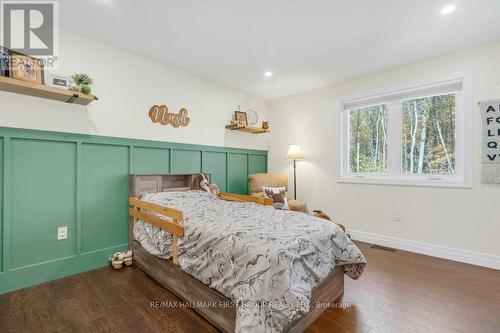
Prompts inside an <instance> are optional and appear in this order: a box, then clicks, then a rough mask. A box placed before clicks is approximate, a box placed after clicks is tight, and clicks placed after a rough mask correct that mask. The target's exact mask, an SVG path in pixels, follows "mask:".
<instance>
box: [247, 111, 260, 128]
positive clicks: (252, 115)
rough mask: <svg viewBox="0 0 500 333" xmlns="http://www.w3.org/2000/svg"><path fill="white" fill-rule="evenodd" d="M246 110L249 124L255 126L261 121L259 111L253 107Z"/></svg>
mask: <svg viewBox="0 0 500 333" xmlns="http://www.w3.org/2000/svg"><path fill="white" fill-rule="evenodd" d="M245 112H246V114H247V120H248V125H252V126H255V125H256V124H257V122H258V121H259V115H258V114H257V112H255V110H253V109H246V110H245Z"/></svg>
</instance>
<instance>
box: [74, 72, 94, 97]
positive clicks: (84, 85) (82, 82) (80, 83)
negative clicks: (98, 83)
mask: <svg viewBox="0 0 500 333" xmlns="http://www.w3.org/2000/svg"><path fill="white" fill-rule="evenodd" d="M71 79H72V80H73V82H74V83H75V84H76V86H77V87H78V90H79V91H80V92H81V93H83V94H87V95H90V93H91V92H92V89H91V88H90V86H91V85H92V84H93V83H94V80H92V78H91V77H90V76H88V75H87V74H85V73H75V74H73V75H71ZM70 90H73V91H77V90H75V87H71V89H70Z"/></svg>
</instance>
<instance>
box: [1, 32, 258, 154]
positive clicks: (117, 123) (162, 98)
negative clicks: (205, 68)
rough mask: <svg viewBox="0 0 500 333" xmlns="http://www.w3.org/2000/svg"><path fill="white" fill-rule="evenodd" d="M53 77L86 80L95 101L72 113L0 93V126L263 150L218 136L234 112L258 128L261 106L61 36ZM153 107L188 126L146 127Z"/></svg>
mask: <svg viewBox="0 0 500 333" xmlns="http://www.w3.org/2000/svg"><path fill="white" fill-rule="evenodd" d="M131 42H133V41H131ZM201 56H203V50H200V57H201ZM58 72H59V73H62V74H65V75H71V74H73V73H75V72H85V73H88V74H89V75H90V76H91V77H93V78H94V82H95V84H94V87H93V93H94V94H96V95H97V96H98V97H99V98H100V100H99V101H95V102H93V103H91V104H90V105H88V106H78V105H70V104H66V103H61V102H56V101H50V100H45V99H40V98H35V97H27V96H22V95H16V94H11V93H6V92H0V126H6V127H20V128H32V129H41V130H52V131H62V132H72V133H85V134H97V135H106V136H116V137H125V138H139V139H149V140H159V141H171V142H182V143H194V144H205V145H215V146H226V147H238V148H254V149H267V135H250V134H246V133H241V132H235V131H227V130H225V129H224V125H225V124H226V122H227V121H228V120H229V119H231V116H232V114H233V112H234V110H235V109H236V108H237V106H238V105H242V106H247V107H251V108H253V109H254V110H256V111H257V112H258V113H259V116H260V118H261V120H262V119H264V120H266V119H267V115H266V114H267V113H266V103H265V102H264V101H263V100H260V99H257V98H252V97H251V96H248V95H245V94H243V93H239V92H237V91H234V90H231V89H228V88H226V87H223V86H221V85H218V84H216V83H212V82H210V81H208V80H205V79H202V78H199V77H196V76H193V75H190V74H188V73H185V72H181V71H179V70H176V69H173V68H170V67H167V66H164V65H162V64H159V63H156V62H153V61H150V60H147V59H144V58H141V57H138V56H135V55H133V54H130V53H127V52H123V51H120V50H117V49H115V48H112V47H109V46H106V45H104V44H101V43H97V42H94V41H91V40H89V39H86V38H84V37H82V36H79V35H75V34H73V33H70V32H67V31H61V36H60V68H59V70H58ZM154 104H165V105H167V106H168V107H169V110H170V111H171V112H178V111H179V109H180V108H181V107H186V108H187V109H188V112H189V114H188V115H189V117H190V118H191V122H190V124H189V125H188V126H187V127H179V128H173V127H172V126H161V125H159V124H155V123H152V122H151V120H150V119H149V117H148V111H149V108H150V107H151V106H152V105H154Z"/></svg>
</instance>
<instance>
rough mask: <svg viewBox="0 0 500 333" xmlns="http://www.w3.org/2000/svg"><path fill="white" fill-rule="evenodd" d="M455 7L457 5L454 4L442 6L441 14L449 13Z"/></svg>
mask: <svg viewBox="0 0 500 333" xmlns="http://www.w3.org/2000/svg"><path fill="white" fill-rule="evenodd" d="M455 9H457V6H455V5H448V6H444V7H443V8H441V14H443V15H448V14H451V13H453V12H454V11H455Z"/></svg>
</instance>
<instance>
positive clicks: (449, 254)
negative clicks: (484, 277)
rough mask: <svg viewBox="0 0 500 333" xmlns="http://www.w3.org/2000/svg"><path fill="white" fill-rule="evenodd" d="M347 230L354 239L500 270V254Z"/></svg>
mask: <svg viewBox="0 0 500 333" xmlns="http://www.w3.org/2000/svg"><path fill="white" fill-rule="evenodd" d="M347 232H348V233H349V234H350V235H351V238H352V239H353V240H358V241H361V242H365V243H371V244H377V245H382V246H388V247H392V248H396V249H399V250H405V251H410V252H415V253H420V254H425V255H428V256H433V257H438V258H443V259H449V260H454V261H459V262H463V263H467V264H472V265H477V266H483V267H488V268H493V269H499V270H500V256H495V255H492V254H486V253H481V252H475V251H468V250H462V249H457V248H453V247H447V246H442V245H435V244H429V243H423V242H417V241H413V240H409V239H402V238H396V237H391V236H385V235H380V234H374V233H371V232H366V231H359V230H348V231H347Z"/></svg>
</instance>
